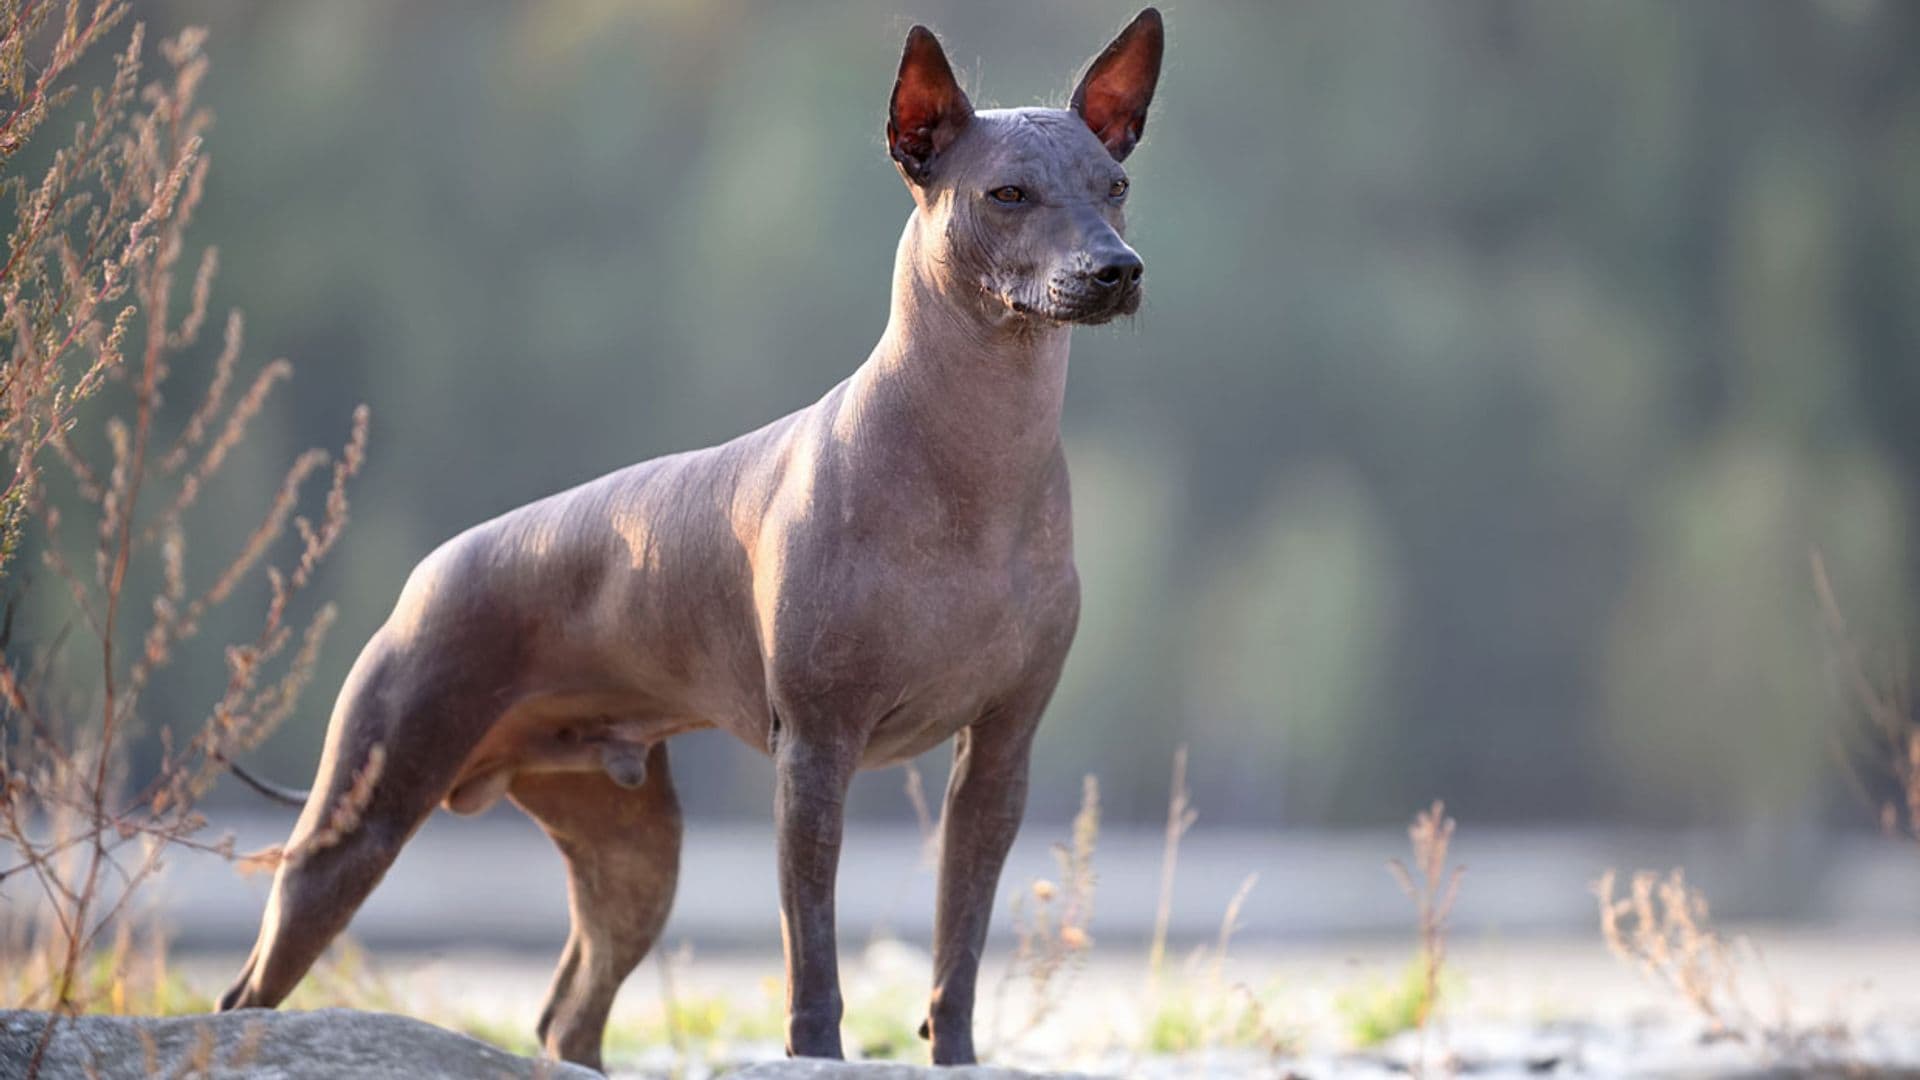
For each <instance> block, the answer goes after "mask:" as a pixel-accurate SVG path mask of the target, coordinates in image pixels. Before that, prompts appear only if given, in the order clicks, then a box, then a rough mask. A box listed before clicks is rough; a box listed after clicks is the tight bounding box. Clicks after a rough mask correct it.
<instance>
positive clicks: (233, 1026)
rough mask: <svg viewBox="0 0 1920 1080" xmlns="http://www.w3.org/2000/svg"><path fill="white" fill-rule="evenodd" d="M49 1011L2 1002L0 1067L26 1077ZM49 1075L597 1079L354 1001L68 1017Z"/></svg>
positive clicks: (52, 1051)
mask: <svg viewBox="0 0 1920 1080" xmlns="http://www.w3.org/2000/svg"><path fill="white" fill-rule="evenodd" d="M46 1022H47V1014H46V1013H42V1012H25V1011H17V1010H9V1011H0V1076H4V1077H10V1078H11V1077H24V1076H26V1075H27V1063H28V1062H29V1061H31V1060H32V1058H33V1051H34V1047H35V1046H37V1045H38V1044H39V1040H40V1033H41V1031H42V1030H43V1029H44V1028H45V1025H46ZM40 1076H41V1077H43V1078H44V1080H69V1078H72V1080H82V1078H88V1077H98V1078H99V1080H122V1078H128V1080H131V1078H134V1077H140V1078H143V1080H144V1078H145V1077H148V1076H192V1077H207V1078H219V1080H228V1078H237V1077H247V1078H250V1080H251V1078H260V1080H295V1078H308V1077H316V1078H317V1077H355V1078H364V1080H389V1078H391V1080H430V1078H435V1077H459V1078H461V1080H469V1078H486V1080H493V1078H509V1077H511V1078H520V1077H528V1078H532V1077H543V1078H548V1080H599V1077H600V1074H599V1073H596V1072H594V1071H593V1070H591V1069H583V1068H581V1067H580V1066H578V1065H568V1064H565V1063H562V1062H557V1061H535V1060H532V1059H529V1058H523V1057H520V1056H518V1055H515V1054H509V1053H507V1052H506V1051H504V1050H500V1049H497V1048H495V1047H492V1046H488V1045H487V1044H486V1043H483V1042H481V1041H479V1040H478V1039H470V1038H468V1037H467V1036H465V1035H460V1034H456V1033H455V1032H451V1031H447V1030H446V1029H444V1028H438V1027H434V1026H433V1025H432V1024H428V1023H423V1022H421V1021H419V1020H410V1019H407V1018H406V1017H404V1016H391V1015H388V1014H386V1013H373V1012H360V1011H358V1010H355V1009H321V1010H319V1011H316V1012H276V1011H273V1010H268V1009H242V1010H239V1011H237V1012H230V1013H218V1014H214V1015H208V1016H174V1017H143V1016H82V1017H77V1018H73V1019H68V1020H62V1021H61V1022H60V1023H59V1025H58V1026H57V1027H56V1028H55V1031H54V1036H53V1041H52V1043H51V1044H49V1046H48V1048H47V1053H46V1055H45V1057H43V1058H42V1059H41V1065H40Z"/></svg>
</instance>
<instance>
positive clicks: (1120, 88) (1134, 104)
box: [1072, 8, 1167, 161]
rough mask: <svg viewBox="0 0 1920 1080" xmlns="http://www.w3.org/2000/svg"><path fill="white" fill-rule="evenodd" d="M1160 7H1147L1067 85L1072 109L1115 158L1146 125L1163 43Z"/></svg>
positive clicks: (1120, 156) (1124, 155) (1127, 149)
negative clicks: (1074, 82)
mask: <svg viewBox="0 0 1920 1080" xmlns="http://www.w3.org/2000/svg"><path fill="white" fill-rule="evenodd" d="M1166 39H1167V34H1166V29H1165V27H1164V26H1163V25H1162V24H1161V22H1160V12H1158V11H1156V10H1154V9H1153V8H1148V9H1146V10H1145V11H1142V12H1141V13H1140V14H1138V15H1135V16H1134V17H1133V21H1132V22H1130V23H1128V24H1127V28H1126V29H1125V30H1122V31H1120V36H1119V37H1117V38H1114V39H1113V43H1112V44H1110V45H1108V46H1107V47H1106V49H1105V50H1103V51H1102V52H1101V53H1100V55H1099V56H1096V57H1094V59H1093V65H1092V66H1091V67H1089V68H1087V73H1086V75H1085V76H1083V77H1082V78H1081V80H1080V85H1079V86H1078V87H1075V88H1074V91H1073V106H1072V107H1073V111H1074V112H1077V113H1079V114H1080V118H1081V119H1082V120H1085V121H1086V122H1087V126H1088V127H1090V128H1092V129H1093V133H1094V134H1095V135H1096V136H1098V137H1099V139H1100V141H1101V142H1103V143H1105V144H1107V153H1109V154H1112V155H1113V160H1115V161H1125V160H1127V155H1128V154H1130V153H1132V152H1133V146H1134V144H1135V143H1137V142H1139V141H1140V133H1141V132H1142V131H1144V130H1145V129H1146V126H1147V106H1148V105H1149V104H1150V103H1152V101H1153V88H1154V86H1155V85H1156V84H1157V83H1159V81H1160V54H1161V53H1162V52H1163V51H1165V48H1166Z"/></svg>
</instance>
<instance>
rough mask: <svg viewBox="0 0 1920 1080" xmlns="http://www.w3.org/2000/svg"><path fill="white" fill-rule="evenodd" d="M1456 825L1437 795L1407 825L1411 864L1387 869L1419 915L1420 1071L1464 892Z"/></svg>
mask: <svg viewBox="0 0 1920 1080" xmlns="http://www.w3.org/2000/svg"><path fill="white" fill-rule="evenodd" d="M1454 826H1455V823H1454V820H1453V819H1452V818H1450V817H1448V816H1447V806H1446V804H1445V803H1443V802H1440V801H1438V800H1436V801H1435V802H1434V804H1433V805H1432V806H1431V807H1429V808H1427V809H1425V810H1422V811H1420V813H1418V814H1416V815H1414V819H1413V824H1412V825H1409V826H1408V827H1407V839H1408V841H1409V842H1410V843H1411V844H1412V847H1413V865H1412V867H1411V868H1409V867H1408V865H1407V864H1406V863H1404V862H1401V861H1400V860H1399V859H1389V860H1387V871H1388V872H1389V873H1391V874H1392V875H1393V879H1394V881H1395V882H1397V883H1398V884H1399V886H1400V891H1401V892H1404V893H1406V894H1407V897H1408V899H1410V900H1412V901H1413V903H1414V908H1415V912H1416V914H1417V917H1418V920H1419V928H1420V975H1421V997H1420V1005H1419V1009H1418V1011H1417V1013H1416V1014H1415V1016H1416V1019H1417V1021H1418V1026H1419V1032H1420V1041H1419V1047H1418V1051H1417V1053H1418V1057H1419V1060H1418V1062H1417V1063H1416V1064H1415V1066H1414V1071H1415V1072H1416V1073H1417V1072H1419V1071H1421V1070H1422V1069H1424V1068H1425V1064H1426V1058H1427V1032H1428V1029H1429V1028H1430V1026H1431V1023H1432V1020H1433V1014H1434V1010H1435V1009H1436V1008H1437V1007H1438V1005H1439V1003H1440V986H1441V976H1442V974H1443V973H1444V971H1445V970H1446V963H1447V919H1448V917H1450V916H1451V915H1452V914H1453V902H1454V900H1455V898H1457V897H1458V896H1459V894H1460V878H1461V877H1462V875H1464V874H1465V873H1466V868H1465V867H1459V866H1455V867H1449V866H1448V865H1447V853H1448V850H1449V849H1450V848H1451V847H1452V846H1453V830H1454Z"/></svg>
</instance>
